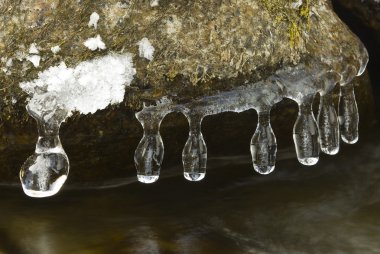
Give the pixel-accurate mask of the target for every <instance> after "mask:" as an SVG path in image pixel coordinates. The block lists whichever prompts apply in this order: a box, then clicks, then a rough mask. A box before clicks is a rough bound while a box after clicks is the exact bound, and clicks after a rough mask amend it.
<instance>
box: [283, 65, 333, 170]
mask: <svg viewBox="0 0 380 254" xmlns="http://www.w3.org/2000/svg"><path fill="white" fill-rule="evenodd" d="M318 67H319V68H318ZM325 73H326V71H325V70H324V69H323V68H321V67H320V66H318V65H317V64H313V65H312V67H306V66H303V65H299V66H296V67H294V68H292V69H289V70H287V71H281V72H277V80H278V82H280V83H281V84H282V85H283V86H284V90H285V94H286V96H287V97H288V98H290V99H293V100H294V101H296V102H297V103H298V107H299V110H298V117H297V120H296V122H295V124H294V127H293V140H294V145H295V148H296V153H297V158H298V161H299V162H300V163H302V164H303V165H307V166H311V165H315V164H316V163H317V162H318V160H319V150H320V149H319V142H318V138H319V133H318V127H317V123H316V121H315V118H314V114H313V111H312V103H313V99H314V95H315V94H316V93H317V92H318V91H319V87H318V86H317V85H316V83H317V80H319V79H320V78H322V77H323V76H324V75H325Z"/></svg>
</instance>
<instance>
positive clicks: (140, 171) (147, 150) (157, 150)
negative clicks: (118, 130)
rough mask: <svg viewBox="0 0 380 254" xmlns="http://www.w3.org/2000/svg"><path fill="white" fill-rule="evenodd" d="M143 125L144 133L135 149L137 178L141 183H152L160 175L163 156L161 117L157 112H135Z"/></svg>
mask: <svg viewBox="0 0 380 254" xmlns="http://www.w3.org/2000/svg"><path fill="white" fill-rule="evenodd" d="M136 117H137V119H138V120H139V121H140V123H141V124H142V126H143V129H144V135H143V137H142V139H141V141H140V143H139V145H138V146H137V148H136V151H135V157H134V160H135V165H136V169H137V179H138V180H139V181H140V182H142V183H154V182H156V181H157V180H158V178H159V176H160V170H161V164H162V160H163V158H164V143H163V142H162V138H161V135H160V125H161V121H162V119H163V117H162V116H161V115H159V114H157V113H146V114H139V113H137V114H136Z"/></svg>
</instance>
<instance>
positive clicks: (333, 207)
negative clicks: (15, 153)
mask: <svg viewBox="0 0 380 254" xmlns="http://www.w3.org/2000/svg"><path fill="white" fill-rule="evenodd" d="M376 129H377V128H374V130H376ZM374 130H369V131H368V134H370V133H371V135H368V137H365V133H363V135H362V138H361V142H359V143H358V144H356V145H355V146H348V145H345V144H343V145H342V148H341V152H340V153H339V154H338V155H337V156H333V157H332V156H327V155H321V156H322V157H323V159H322V160H321V161H320V163H319V164H318V169H316V170H307V169H305V167H303V166H301V165H300V164H299V163H298V162H297V160H296V159H295V154H294V152H293V149H289V150H280V153H279V156H278V161H277V165H276V168H277V170H276V171H275V172H273V173H272V174H271V175H268V176H260V175H252V169H251V167H252V164H251V159H250V157H248V156H247V157H234V158H219V159H215V158H214V159H213V158H210V159H209V167H208V177H207V178H206V179H204V180H203V181H202V182H199V183H188V182H187V181H185V180H184V179H183V177H182V175H181V174H180V173H179V170H178V167H180V166H178V167H174V168H173V169H167V170H165V171H163V172H162V174H161V176H162V177H161V179H160V181H159V182H157V183H156V184H154V185H143V184H140V183H138V182H137V181H135V182H133V183H131V184H126V185H125V186H123V187H119V188H109V189H68V188H67V187H66V188H64V189H63V191H61V192H60V193H59V194H58V195H57V196H55V197H52V198H50V199H43V200H40V199H37V200H36V199H30V198H28V197H26V196H24V194H23V193H22V190H21V189H20V188H19V187H3V188H1V189H0V199H1V203H0V211H1V216H0V239H1V240H0V253H26V254H28V253H52V254H60V253H348V254H349V253H366V254H371V253H379V252H380V241H379V240H380V216H379V214H380V135H379V134H378V133H376V132H374ZM287 154H288V155H290V156H287ZM284 157H286V158H287V159H284ZM290 157H291V158H290ZM173 171H175V172H177V173H178V174H176V175H174V176H170V172H173ZM126 182H127V181H126Z"/></svg>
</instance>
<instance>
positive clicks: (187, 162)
mask: <svg viewBox="0 0 380 254" xmlns="http://www.w3.org/2000/svg"><path fill="white" fill-rule="evenodd" d="M187 118H188V120H189V127H190V131H189V138H188V139H187V141H186V144H185V147H184V148H183V150H182V163H183V169H184V172H183V175H184V177H185V179H186V180H189V181H192V182H196V181H201V180H203V179H204V178H205V176H206V167H207V146H206V143H205V141H204V139H203V135H202V132H201V123H202V117H201V116H187Z"/></svg>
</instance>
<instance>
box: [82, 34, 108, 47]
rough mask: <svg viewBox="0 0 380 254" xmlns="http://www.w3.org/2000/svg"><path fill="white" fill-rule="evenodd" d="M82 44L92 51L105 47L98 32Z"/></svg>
mask: <svg viewBox="0 0 380 254" xmlns="http://www.w3.org/2000/svg"><path fill="white" fill-rule="evenodd" d="M83 44H84V45H85V46H86V47H87V48H88V49H90V50H92V51H95V50H97V49H106V48H107V47H106V44H104V42H103V41H102V38H101V37H100V35H99V34H98V35H97V36H96V37H93V38H89V39H87V40H86V41H85V42H84V43H83Z"/></svg>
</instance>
